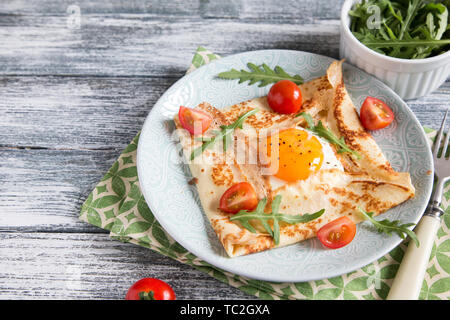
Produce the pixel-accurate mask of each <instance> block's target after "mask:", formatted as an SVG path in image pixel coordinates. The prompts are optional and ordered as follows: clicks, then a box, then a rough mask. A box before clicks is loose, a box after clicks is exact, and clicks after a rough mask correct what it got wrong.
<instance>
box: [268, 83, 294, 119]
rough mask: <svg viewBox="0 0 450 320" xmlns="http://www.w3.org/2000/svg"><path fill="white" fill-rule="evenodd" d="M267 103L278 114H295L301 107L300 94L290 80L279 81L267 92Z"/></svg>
mask: <svg viewBox="0 0 450 320" xmlns="http://www.w3.org/2000/svg"><path fill="white" fill-rule="evenodd" d="M267 102H268V103H269V106H270V107H271V108H272V110H273V111H275V112H278V113H297V112H298V111H299V110H300V108H301V106H302V92H301V91H300V88H299V87H298V86H297V85H296V84H295V83H294V82H292V81H290V80H281V81H278V82H277V83H275V84H274V85H273V86H272V88H270V90H269V94H268V95H267Z"/></svg>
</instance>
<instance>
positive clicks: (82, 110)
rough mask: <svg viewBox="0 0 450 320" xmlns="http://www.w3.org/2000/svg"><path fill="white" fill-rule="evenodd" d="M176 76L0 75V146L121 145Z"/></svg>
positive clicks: (71, 146) (131, 136) (76, 146)
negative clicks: (0, 96)
mask: <svg viewBox="0 0 450 320" xmlns="http://www.w3.org/2000/svg"><path fill="white" fill-rule="evenodd" d="M188 59H189V58H188ZM176 80H177V79H176V78H172V77H163V78H159V77H158V78H128V77H125V78H120V77H119V78H103V77H55V76H48V77H47V76H46V77H34V76H31V77H0V91H1V92H2V94H1V95H2V99H0V114H1V115H2V120H1V121H2V122H1V123H2V125H1V126H0V147H1V146H6V147H10V146H19V147H39V148H53V149H83V150H85V149H123V148H124V147H125V146H126V145H127V144H128V143H129V142H130V141H131V140H132V139H133V138H134V136H135V135H136V133H137V132H138V131H139V130H140V128H141V127H142V124H143V122H144V120H145V117H146V116H147V114H148V112H149V111H150V109H151V107H152V106H153V104H154V103H155V102H156V101H157V100H158V99H159V97H160V96H161V94H162V93H163V92H164V91H165V90H166V89H167V88H168V87H169V86H170V85H171V84H172V83H173V82H175V81H176Z"/></svg>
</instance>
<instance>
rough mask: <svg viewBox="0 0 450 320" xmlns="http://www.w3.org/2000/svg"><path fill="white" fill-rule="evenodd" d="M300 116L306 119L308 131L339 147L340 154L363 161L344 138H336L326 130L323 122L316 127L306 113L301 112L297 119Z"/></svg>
mask: <svg viewBox="0 0 450 320" xmlns="http://www.w3.org/2000/svg"><path fill="white" fill-rule="evenodd" d="M299 116H302V117H303V118H304V119H305V121H306V123H307V125H308V128H307V129H309V130H310V131H312V132H313V133H315V134H316V135H318V136H319V137H322V138H324V139H326V140H328V142H330V143H332V144H334V145H335V146H337V147H338V150H337V152H338V153H344V152H347V153H350V154H352V155H354V156H355V157H356V158H357V159H361V156H360V155H359V153H358V152H356V151H355V150H353V149H350V147H349V146H347V144H346V143H345V140H344V138H343V137H341V138H340V139H339V138H338V137H336V135H335V134H334V133H333V132H332V131H331V130H330V129H328V128H325V126H324V125H323V124H322V121H319V123H318V124H317V125H314V120H313V118H312V117H311V115H309V114H307V113H306V112H300V113H299V114H297V115H296V117H299Z"/></svg>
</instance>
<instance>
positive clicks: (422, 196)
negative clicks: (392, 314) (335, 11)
mask: <svg viewBox="0 0 450 320" xmlns="http://www.w3.org/2000/svg"><path fill="white" fill-rule="evenodd" d="M332 61H333V59H331V58H328V57H324V56H320V55H317V54H312V53H307V52H300V51H287V50H263V51H254V52H246V53H241V54H237V55H233V56H230V57H227V58H222V59H219V60H215V61H213V62H211V63H209V64H208V65H206V66H203V67H201V68H199V69H198V70H196V71H194V72H192V73H191V74H189V75H186V76H185V77H183V78H182V79H180V80H179V81H177V82H176V83H175V84H174V85H173V86H172V87H170V88H169V90H167V92H166V93H165V94H164V95H163V96H162V97H161V98H160V99H159V101H158V102H157V103H156V104H155V106H154V107H153V109H152V110H151V112H150V114H149V115H148V117H147V119H146V121H145V123H144V127H143V130H142V132H141V136H140V139H139V145H138V155H137V167H138V175H139V180H140V184H141V187H142V192H143V194H144V197H145V200H146V201H147V203H148V204H149V207H150V209H151V210H152V212H153V214H154V215H155V217H156V219H158V221H159V223H160V224H161V225H162V226H163V227H164V229H165V230H166V231H167V232H168V233H169V234H170V235H171V236H172V237H173V238H174V239H175V240H176V241H178V242H179V243H180V244H181V245H182V246H183V247H185V248H186V249H187V250H189V251H190V252H192V253H193V254H195V255H196V256H197V257H199V258H201V259H203V260H205V261H206V262H209V263H210V264H212V265H214V266H216V267H219V268H221V269H223V270H225V271H229V272H232V273H235V274H239V275H242V276H246V277H249V278H253V279H259V280H267V281H276V282H301V281H310V280H318V279H324V278H330V277H334V276H338V275H341V274H344V273H348V272H350V271H353V270H355V269H358V268H360V267H363V266H365V265H367V264H369V263H371V262H373V261H375V260H377V259H378V258H380V257H381V256H383V255H385V254H386V253H388V252H389V251H390V250H392V249H393V248H394V247H395V246H397V245H398V244H399V243H400V242H401V239H400V238H399V237H398V236H396V235H392V236H386V235H382V234H378V233H376V232H374V230H373V229H372V228H371V227H370V224H369V222H364V223H361V224H359V225H358V228H357V234H356V237H355V239H354V240H353V241H352V242H351V243H350V244H349V245H347V246H346V247H343V248H341V249H337V250H326V249H324V248H323V247H322V245H321V244H320V243H319V241H318V240H317V239H311V240H308V241H304V242H302V243H298V244H294V245H291V246H288V247H284V248H277V249H272V250H268V251H265V252H261V253H255V254H251V255H248V256H243V257H237V258H229V257H228V256H227V255H226V253H225V251H224V250H223V248H222V245H221V243H220V242H219V240H218V238H217V236H216V234H215V233H214V231H213V230H212V228H211V226H210V224H209V221H207V220H206V218H205V215H204V213H203V209H202V207H201V204H200V201H199V198H198V194H197V192H196V189H195V187H194V186H191V185H189V184H188V181H189V180H190V179H191V176H190V172H189V168H188V167H187V166H186V165H183V164H182V163H181V161H180V159H181V158H180V152H179V146H178V144H177V142H176V140H175V139H173V138H172V133H173V131H174V129H175V127H174V124H173V121H172V119H173V116H174V115H175V114H176V113H177V112H178V109H179V106H180V105H184V106H188V107H194V106H196V105H197V104H198V103H200V102H202V101H208V102H209V103H211V104H212V105H214V106H215V107H217V108H223V107H226V106H229V105H232V104H235V103H238V102H241V101H244V100H247V99H251V98H255V97H260V96H263V95H266V94H267V92H268V90H269V88H270V86H267V87H264V88H259V87H258V86H257V85H252V86H248V85H247V84H245V83H244V84H238V81H230V80H221V79H218V78H216V75H217V74H218V73H220V72H222V71H226V70H229V69H231V68H235V69H244V68H246V65H247V63H248V62H253V63H255V64H262V63H266V64H268V65H269V66H270V67H275V66H276V65H279V66H281V67H283V68H284V69H285V70H286V71H287V72H289V73H291V74H300V75H301V76H302V77H303V78H304V79H305V81H308V80H311V79H313V78H316V77H319V76H322V75H324V74H325V73H326V70H327V67H328V66H329V65H330V63H331V62H332ZM344 76H345V84H346V86H347V89H348V91H349V92H350V94H351V97H352V99H353V101H354V103H355V105H356V106H358V107H359V106H360V105H361V104H362V102H363V101H364V99H365V98H366V97H367V96H373V97H377V98H379V99H381V100H383V101H385V102H386V103H387V104H388V105H389V106H390V107H391V108H392V109H393V111H394V113H395V115H396V118H395V121H394V122H393V123H392V124H391V125H390V126H389V127H387V128H385V129H383V130H379V131H376V132H374V133H373V136H374V138H375V140H376V141H377V143H378V144H379V145H380V147H381V148H382V150H383V152H384V154H385V155H386V157H387V158H388V159H389V161H390V162H391V164H392V166H393V167H394V169H396V170H398V171H409V172H410V173H411V177H412V182H413V184H414V186H415V188H416V196H415V197H414V198H413V199H410V200H408V201H407V202H405V203H403V204H401V205H399V206H397V207H395V208H393V209H391V210H389V211H388V212H386V213H385V214H384V215H383V217H384V218H388V219H400V220H401V221H402V222H404V223H406V222H413V223H417V222H418V220H419V218H420V216H421V214H422V213H423V211H424V209H425V207H426V205H427V201H428V199H429V197H430V193H431V190H432V182H433V175H432V174H429V170H433V164H432V158H431V152H430V148H429V147H428V143H427V139H426V136H425V133H424V131H423V129H422V127H421V125H420V123H419V121H418V120H417V119H416V117H415V116H414V114H413V113H412V112H411V110H410V109H409V108H408V106H407V105H406V103H405V102H404V101H403V100H401V99H400V98H399V97H398V96H397V95H396V94H395V93H394V92H393V91H392V90H391V89H389V88H388V87H387V86H386V85H384V84H383V83H382V82H380V81H379V80H377V79H375V78H374V77H372V76H370V75H368V74H366V73H365V72H363V71H361V70H359V69H357V68H355V67H352V66H350V65H344ZM427 172H428V173H427Z"/></svg>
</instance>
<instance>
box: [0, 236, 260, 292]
mask: <svg viewBox="0 0 450 320" xmlns="http://www.w3.org/2000/svg"><path fill="white" fill-rule="evenodd" d="M0 243H1V246H0V256H1V259H0V299H10V298H12V297H14V298H15V299H123V298H124V297H125V294H126V292H127V290H128V288H129V287H130V286H131V285H132V284H133V283H134V282H135V281H137V280H139V279H141V278H144V277H156V278H159V279H161V280H163V281H166V282H168V283H169V284H170V285H171V286H172V287H173V288H174V290H175V293H176V295H177V298H178V299H223V300H225V299H252V298H254V297H252V296H249V295H247V294H245V293H243V292H241V291H240V290H238V289H235V288H233V287H231V286H229V285H226V284H223V283H222V282H220V281H218V280H216V279H214V278H212V277H210V276H208V275H206V274H205V273H203V272H199V271H197V270H196V269H194V268H192V267H190V266H188V265H185V264H182V263H179V262H177V261H175V260H173V259H171V258H168V257H165V256H163V255H161V254H159V253H156V252H153V251H151V250H148V249H146V248H142V247H139V246H136V245H133V244H128V243H127V244H126V243H121V242H119V241H114V240H111V239H109V238H108V235H105V234H86V233H82V234H78V233H0Z"/></svg>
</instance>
